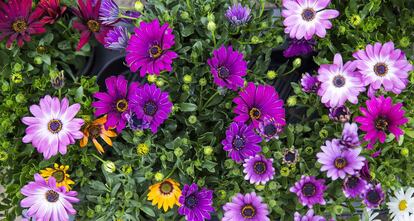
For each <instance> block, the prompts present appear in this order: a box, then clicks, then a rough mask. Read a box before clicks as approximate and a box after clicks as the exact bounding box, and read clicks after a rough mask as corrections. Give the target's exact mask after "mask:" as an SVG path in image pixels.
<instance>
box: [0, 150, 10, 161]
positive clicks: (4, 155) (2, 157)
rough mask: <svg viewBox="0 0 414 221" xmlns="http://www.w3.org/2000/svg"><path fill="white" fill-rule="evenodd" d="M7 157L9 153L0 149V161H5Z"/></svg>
mask: <svg viewBox="0 0 414 221" xmlns="http://www.w3.org/2000/svg"><path fill="white" fill-rule="evenodd" d="M7 158H9V155H8V154H7V153H6V152H5V151H2V150H0V161H5V160H7Z"/></svg>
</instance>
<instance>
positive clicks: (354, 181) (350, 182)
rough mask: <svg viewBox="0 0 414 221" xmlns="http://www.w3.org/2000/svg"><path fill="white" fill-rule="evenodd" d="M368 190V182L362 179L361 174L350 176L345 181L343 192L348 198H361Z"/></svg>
mask: <svg viewBox="0 0 414 221" xmlns="http://www.w3.org/2000/svg"><path fill="white" fill-rule="evenodd" d="M366 188H367V181H365V180H364V179H362V178H361V177H360V176H359V174H355V175H352V176H348V177H346V178H345V180H344V184H343V187H342V190H343V191H344V195H345V196H346V197H347V198H356V197H359V196H360V195H361V194H362V193H363V192H364V191H365V189H366Z"/></svg>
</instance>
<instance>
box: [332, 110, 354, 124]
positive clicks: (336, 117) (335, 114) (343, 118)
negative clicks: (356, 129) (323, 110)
mask: <svg viewBox="0 0 414 221" xmlns="http://www.w3.org/2000/svg"><path fill="white" fill-rule="evenodd" d="M329 118H330V119H331V120H333V121H337V122H340V123H346V122H348V121H349V120H350V119H351V111H350V110H349V108H348V107H346V106H340V107H332V108H329Z"/></svg>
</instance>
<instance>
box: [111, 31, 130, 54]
mask: <svg viewBox="0 0 414 221" xmlns="http://www.w3.org/2000/svg"><path fill="white" fill-rule="evenodd" d="M129 36H130V34H129V32H128V29H127V28H126V27H124V26H116V27H114V28H113V29H112V30H110V31H109V32H108V33H107V34H106V37H105V48H109V49H112V50H125V48H126V47H127V45H128V40H129Z"/></svg>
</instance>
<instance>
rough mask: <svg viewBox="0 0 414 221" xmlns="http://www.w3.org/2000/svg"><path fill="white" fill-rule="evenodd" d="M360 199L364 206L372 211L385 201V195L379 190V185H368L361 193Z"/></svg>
mask: <svg viewBox="0 0 414 221" xmlns="http://www.w3.org/2000/svg"><path fill="white" fill-rule="evenodd" d="M362 199H363V202H364V204H365V205H366V206H367V207H368V208H370V209H374V208H377V207H378V206H379V205H381V203H382V202H384V199H385V193H384V191H383V190H382V188H381V184H380V183H378V184H377V185H375V186H374V185H372V184H368V186H367V188H366V189H365V191H364V192H363V193H362Z"/></svg>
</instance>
